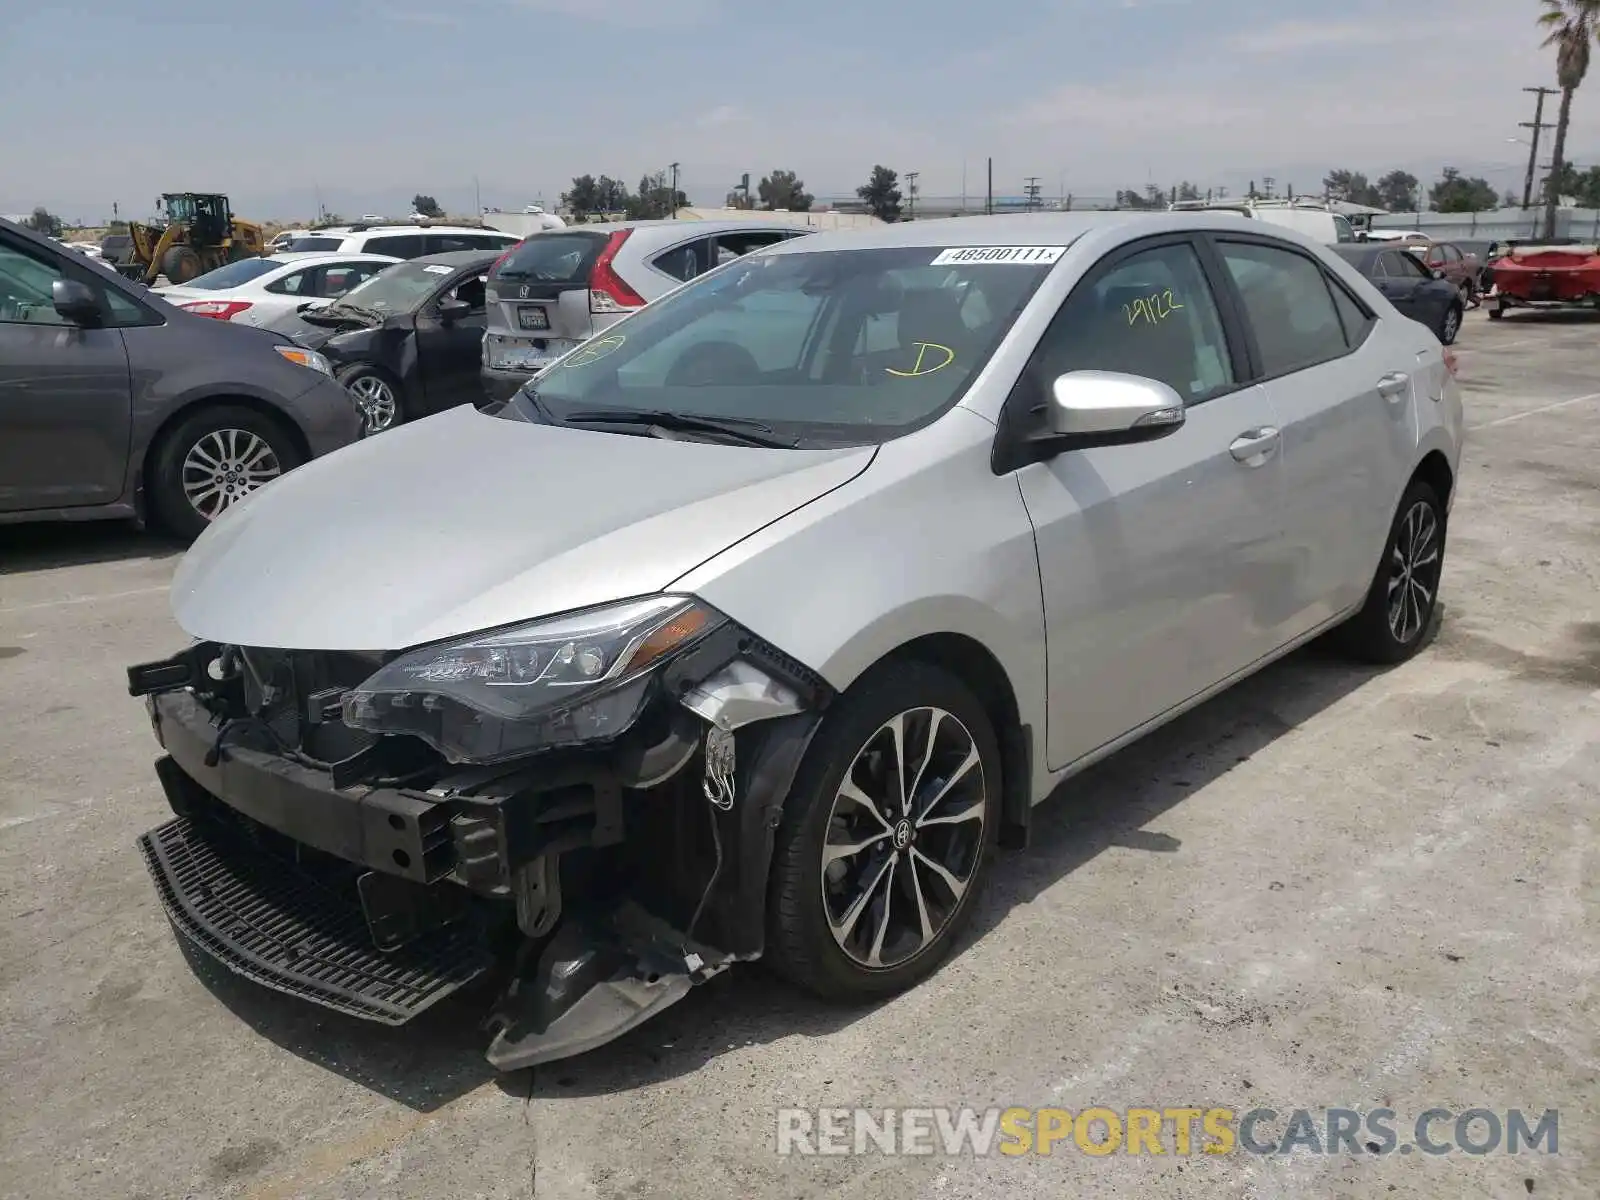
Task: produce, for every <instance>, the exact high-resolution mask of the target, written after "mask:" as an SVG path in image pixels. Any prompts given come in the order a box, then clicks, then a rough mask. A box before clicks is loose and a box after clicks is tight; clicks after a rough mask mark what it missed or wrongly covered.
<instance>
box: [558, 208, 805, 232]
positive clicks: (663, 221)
mask: <svg viewBox="0 0 1600 1200" xmlns="http://www.w3.org/2000/svg"><path fill="white" fill-rule="evenodd" d="M809 228H810V226H808V225H806V224H805V222H803V221H796V220H792V219H789V220H786V219H784V215H783V214H782V213H774V214H773V215H772V216H771V218H767V217H750V218H747V219H744V220H738V219H735V220H732V221H699V220H691V221H675V220H673V219H672V218H671V217H658V218H651V219H649V220H639V221H585V222H581V223H579V224H576V225H566V226H563V227H561V228H557V229H540V230H536V231H535V232H533V233H530V234H529V235H528V236H529V237H543V236H544V235H545V234H549V233H598V234H612V233H615V232H616V231H617V230H619V229H629V230H634V229H681V230H683V231H684V233H685V235H686V236H692V235H693V234H695V233H726V232H728V231H729V230H738V229H809Z"/></svg>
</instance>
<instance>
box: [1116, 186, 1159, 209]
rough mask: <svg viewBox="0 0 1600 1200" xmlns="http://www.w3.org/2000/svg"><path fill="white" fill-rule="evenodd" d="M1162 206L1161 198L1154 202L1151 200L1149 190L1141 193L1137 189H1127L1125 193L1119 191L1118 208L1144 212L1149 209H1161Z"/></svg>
mask: <svg viewBox="0 0 1600 1200" xmlns="http://www.w3.org/2000/svg"><path fill="white" fill-rule="evenodd" d="M1160 205H1161V201H1160V198H1159V197H1158V198H1156V199H1154V200H1152V199H1151V198H1150V193H1149V190H1148V189H1146V190H1144V191H1139V190H1137V189H1135V188H1128V189H1126V190H1124V191H1119V192H1118V193H1117V207H1118V208H1133V209H1140V210H1144V209H1149V208H1159V207H1160Z"/></svg>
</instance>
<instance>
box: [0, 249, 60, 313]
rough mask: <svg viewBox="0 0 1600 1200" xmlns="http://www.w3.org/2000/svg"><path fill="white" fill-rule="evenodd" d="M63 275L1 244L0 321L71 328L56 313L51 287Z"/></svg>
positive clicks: (28, 255) (31, 257)
mask: <svg viewBox="0 0 1600 1200" xmlns="http://www.w3.org/2000/svg"><path fill="white" fill-rule="evenodd" d="M65 278H66V275H65V274H63V273H62V271H61V270H60V269H59V268H57V267H55V266H52V265H49V264H46V263H43V262H41V261H39V260H38V259H36V258H34V257H33V256H32V255H31V254H24V253H23V252H22V251H21V250H19V249H17V248H15V247H13V246H9V245H6V244H4V243H0V322H6V323H10V324H20V325H70V324H71V322H70V321H68V320H67V319H66V318H65V317H63V316H62V315H61V314H60V313H58V312H56V307H55V296H54V295H53V294H52V292H51V287H50V285H51V284H53V283H54V282H55V281H56V280H58V279H65Z"/></svg>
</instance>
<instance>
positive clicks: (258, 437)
mask: <svg viewBox="0 0 1600 1200" xmlns="http://www.w3.org/2000/svg"><path fill="white" fill-rule="evenodd" d="M230 454H231V456H232V457H231V458H230V457H229V455H230ZM303 461H304V456H303V455H302V454H301V453H300V449H299V447H298V446H297V445H296V444H295V441H294V439H293V438H292V437H291V436H290V435H289V432H288V430H287V428H286V427H285V426H284V425H283V423H282V422H280V421H277V420H274V419H273V418H271V417H269V416H267V415H265V414H264V413H260V412H257V411H256V410H255V409H253V408H245V407H243V406H240V405H232V404H213V405H207V406H205V407H203V408H201V409H199V410H197V411H195V412H193V413H191V414H189V415H188V416H187V417H185V418H184V419H183V420H182V421H180V422H179V423H178V424H177V425H175V426H173V427H172V428H171V429H170V430H168V431H167V432H166V433H165V434H163V435H162V437H161V441H160V442H159V443H158V444H157V445H156V448H155V454H154V457H153V459H152V461H151V469H150V475H149V478H148V481H147V483H146V488H147V489H148V495H149V498H150V507H151V510H152V511H153V513H154V515H155V517H156V520H157V522H158V523H160V524H161V525H162V526H163V527H164V528H166V529H167V530H168V531H169V532H171V533H173V534H176V535H177V536H178V537H181V538H185V539H193V538H196V537H199V536H200V534H201V533H202V532H204V530H205V528H206V526H208V525H210V524H211V522H212V521H213V520H215V519H216V517H218V516H220V515H221V514H222V513H223V512H225V511H227V509H228V508H230V507H232V505H233V504H235V503H237V502H238V501H239V500H242V499H243V498H244V497H245V496H247V495H249V494H250V493H251V492H253V491H255V490H256V488H257V487H260V486H261V485H262V484H265V483H269V482H271V481H272V480H273V479H276V478H278V477H279V476H281V475H285V474H287V473H288V472H289V471H292V470H293V469H294V468H295V467H298V466H299V465H300V464H301V462H303ZM212 464H215V466H214V467H213V465H212ZM229 466H232V467H233V470H232V471H231V472H230V471H229V470H228V469H227V468H228V467H229ZM252 466H253V468H254V469H253V470H250V469H246V468H250V467H252ZM207 470H210V471H211V475H210V477H209V479H208V477H207V475H206V471H207ZM230 475H232V476H233V477H232V478H231V479H230ZM186 483H187V484H188V489H187V490H186V488H185V484H186ZM207 484H209V486H207ZM229 489H232V490H229ZM191 496H193V498H191Z"/></svg>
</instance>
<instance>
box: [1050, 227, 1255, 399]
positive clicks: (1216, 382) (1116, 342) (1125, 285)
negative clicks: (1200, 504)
mask: <svg viewBox="0 0 1600 1200" xmlns="http://www.w3.org/2000/svg"><path fill="white" fill-rule="evenodd" d="M1034 355H1035V358H1034V364H1035V371H1034V372H1033V374H1034V375H1035V377H1036V378H1038V379H1039V380H1040V381H1042V382H1043V383H1044V385H1045V386H1046V387H1048V386H1049V383H1050V381H1051V380H1054V379H1055V378H1056V377H1057V376H1060V375H1064V374H1066V373H1067V372H1068V371H1120V372H1122V373H1124V374H1127V375H1140V376H1143V377H1144V378H1146V379H1155V380H1159V381H1160V382H1162V383H1164V384H1166V385H1167V386H1168V387H1170V388H1172V390H1173V391H1175V392H1177V393H1178V395H1180V396H1182V397H1183V399H1184V400H1185V401H1187V402H1189V403H1194V402H1196V401H1200V400H1204V399H1206V398H1207V397H1208V396H1210V395H1212V394H1214V393H1216V392H1218V391H1219V390H1221V389H1223V388H1226V387H1228V386H1230V385H1231V384H1232V383H1233V381H1234V379H1233V366H1232V360H1231V359H1230V357H1229V353H1228V343H1227V339H1226V337H1225V336H1224V334H1223V332H1222V319H1221V317H1220V316H1219V314H1218V312H1217V305H1216V301H1215V299H1214V298H1213V296H1212V295H1211V287H1210V285H1209V284H1208V283H1207V282H1206V277H1205V272H1204V271H1203V270H1202V269H1201V266H1200V258H1199V256H1198V255H1197V254H1196V253H1195V251H1194V247H1193V246H1190V245H1189V244H1188V243H1179V244H1176V245H1170V246H1160V247H1157V248H1155V249H1151V250H1145V251H1141V252H1140V253H1137V254H1134V255H1132V256H1131V257H1129V258H1127V259H1124V260H1123V261H1122V262H1119V263H1117V264H1115V265H1114V266H1112V267H1111V269H1110V270H1108V271H1107V272H1106V273H1105V274H1103V275H1101V276H1099V277H1098V278H1097V279H1094V280H1092V281H1091V282H1087V283H1084V284H1080V285H1079V286H1078V287H1077V288H1076V289H1074V290H1073V293H1072V294H1071V295H1070V296H1068V297H1067V301H1066V303H1065V304H1063V305H1062V306H1061V311H1060V312H1058V313H1057V314H1056V316H1055V319H1054V320H1053V321H1051V323H1050V328H1049V329H1047V330H1046V331H1045V334H1044V337H1043V338H1042V339H1041V340H1040V342H1039V348H1038V349H1037V350H1036V351H1035V352H1034Z"/></svg>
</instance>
